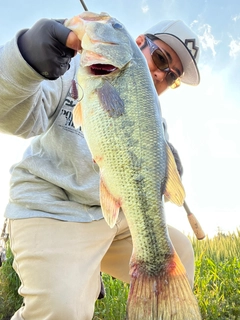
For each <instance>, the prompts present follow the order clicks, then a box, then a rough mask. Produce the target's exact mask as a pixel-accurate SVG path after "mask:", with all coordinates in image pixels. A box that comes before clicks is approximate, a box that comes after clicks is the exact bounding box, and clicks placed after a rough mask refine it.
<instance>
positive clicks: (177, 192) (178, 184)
mask: <svg viewBox="0 0 240 320" xmlns="http://www.w3.org/2000/svg"><path fill="white" fill-rule="evenodd" d="M166 150H167V158H168V161H167V181H166V184H165V191H164V196H165V197H166V198H167V199H168V200H169V201H171V202H172V203H174V204H176V205H178V206H182V205H183V202H184V199H185V190H184V187H183V185H182V181H181V178H180V176H179V173H178V170H177V165H176V162H175V159H174V156H173V154H172V151H171V149H170V147H169V146H168V144H167V145H166Z"/></svg>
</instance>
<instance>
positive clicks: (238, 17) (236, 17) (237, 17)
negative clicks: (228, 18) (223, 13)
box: [232, 14, 240, 22]
mask: <svg viewBox="0 0 240 320" xmlns="http://www.w3.org/2000/svg"><path fill="white" fill-rule="evenodd" d="M239 19H240V14H238V15H236V16H234V17H233V18H232V20H233V21H235V22H236V21H237V20H239Z"/></svg>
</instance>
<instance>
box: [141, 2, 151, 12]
mask: <svg viewBox="0 0 240 320" xmlns="http://www.w3.org/2000/svg"><path fill="white" fill-rule="evenodd" d="M141 9H142V12H143V13H147V12H148V11H149V6H148V4H147V1H146V0H143V1H142V4H141Z"/></svg>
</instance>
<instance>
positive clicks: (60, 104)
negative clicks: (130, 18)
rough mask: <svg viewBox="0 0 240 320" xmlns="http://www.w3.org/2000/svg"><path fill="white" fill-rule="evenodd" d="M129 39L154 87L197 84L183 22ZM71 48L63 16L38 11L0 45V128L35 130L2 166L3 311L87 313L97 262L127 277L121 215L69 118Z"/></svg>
mask: <svg viewBox="0 0 240 320" xmlns="http://www.w3.org/2000/svg"><path fill="white" fill-rule="evenodd" d="M136 42H137V44H138V46H139V47H140V48H141V50H142V52H143V54H144V56H145V58H146V59H147V62H148V66H149V70H150V72H151V75H152V78H153V81H154V84H155V87H156V90H157V92H158V94H161V93H163V92H164V91H165V90H166V89H167V88H168V87H169V86H172V87H174V86H175V87H176V86H178V85H179V84H180V80H181V81H182V82H186V83H187V84H190V85H197V84H198V83H199V73H198V69H197V66H196V62H195V58H194V54H195V57H196V58H197V57H198V50H197V38H196V36H195V35H194V34H193V33H192V32H191V30H190V29H189V28H188V27H187V26H185V24H184V23H183V22H181V21H163V22H162V23H160V24H158V25H156V26H155V27H153V28H152V29H150V30H149V31H148V32H147V34H146V35H140V36H139V37H138V38H137V40H136ZM189 43H191V44H192V46H191V47H190V48H191V50H192V52H193V55H192V54H191V53H190V51H189V49H188V48H187V46H188V44H189ZM80 48H81V44H80V42H79V40H78V39H77V37H76V36H75V34H74V33H73V32H71V31H70V30H68V29H67V28H65V27H64V26H63V25H62V21H54V20H47V19H42V20H40V21H38V22H37V23H36V24H35V25H34V26H33V27H32V28H31V29H29V30H23V31H20V32H19V33H18V34H17V36H16V38H15V39H13V40H11V41H10V42H8V43H7V44H6V45H5V46H4V47H1V48H0V86H1V92H0V101H1V105H0V108H1V117H0V129H1V131H2V132H4V133H8V134H14V135H17V136H20V137H23V138H30V137H34V136H35V138H34V139H33V140H32V141H31V144H30V146H29V148H28V149H27V150H26V152H25V154H24V156H23V159H22V161H21V162H20V163H18V164H16V165H15V166H13V167H12V169H11V189H10V201H9V204H8V206H7V208H6V212H5V216H6V218H8V219H9V223H8V231H9V235H10V242H11V249H12V252H13V255H14V264H13V265H14V268H15V270H16V272H17V273H18V275H19V277H20V279H21V282H22V285H21V287H20V288H19V293H20V294H21V295H22V296H23V297H24V305H23V307H22V308H20V309H19V310H18V311H17V312H16V313H15V315H14V316H13V317H12V320H23V319H25V320H42V319H52V320H53V319H54V320H55V319H58V320H61V319H64V320H66V319H71V320H77V319H78V320H79V319H80V320H85V319H86V320H90V319H92V316H93V312H94V302H95V300H96V299H97V298H98V295H99V291H100V281H99V272H100V270H101V271H103V272H106V273H108V274H110V275H112V276H113V277H115V278H118V279H120V280H123V281H126V282H129V274H128V272H129V259H130V256H131V253H132V241H131V235H130V232H129V228H128V225H127V222H126V219H125V217H124V214H123V213H120V216H119V219H118V221H117V224H116V226H115V227H114V228H112V229H111V228H109V227H108V225H107V224H106V222H105V220H104V219H103V217H102V213H101V208H100V203H99V189H98V187H99V174H98V168H97V166H96V165H95V164H94V163H93V162H92V157H91V154H90V152H89V150H88V147H87V145H86V142H85V139H84V136H83V134H82V132H81V130H76V129H75V128H74V126H73V123H72V110H73V107H74V105H75V104H76V100H74V98H72V97H71V92H72V91H74V90H73V89H72V84H73V83H74V82H73V79H74V78H75V73H76V70H77V66H78V63H79V58H78V56H76V57H75V58H73V57H74V55H75V52H76V50H78V49H80ZM194 50H195V51H194ZM48 79H49V80H48ZM169 234H170V237H171V240H172V242H173V245H174V247H175V249H176V251H177V253H178V254H179V256H180V258H181V260H182V262H183V264H184V266H185V268H186V270H187V274H188V278H189V281H190V284H191V285H193V274H194V259H193V250H192V247H191V244H190V242H189V240H188V239H187V237H185V236H184V235H183V234H181V233H180V232H179V231H178V230H176V229H174V228H172V227H169Z"/></svg>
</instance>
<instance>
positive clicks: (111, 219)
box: [100, 179, 120, 228]
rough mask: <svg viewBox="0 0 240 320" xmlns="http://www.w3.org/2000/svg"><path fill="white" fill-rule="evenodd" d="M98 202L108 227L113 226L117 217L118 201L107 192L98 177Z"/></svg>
mask: <svg viewBox="0 0 240 320" xmlns="http://www.w3.org/2000/svg"><path fill="white" fill-rule="evenodd" d="M100 203H101V207H102V212H103V216H104V219H105V220H106V222H107V224H108V225H109V226H110V228H113V227H114V226H115V224H116V221H117V219H118V214H119V210H120V202H119V201H118V200H116V199H115V198H114V197H113V196H112V195H111V194H110V193H109V191H108V189H107V188H106V186H105V185H104V183H103V180H102V179H100Z"/></svg>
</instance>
